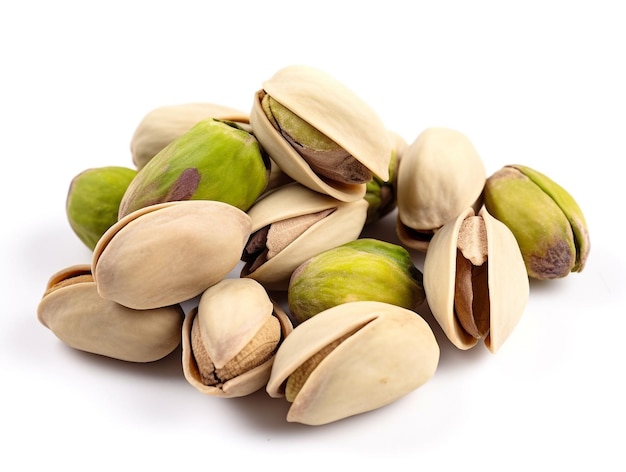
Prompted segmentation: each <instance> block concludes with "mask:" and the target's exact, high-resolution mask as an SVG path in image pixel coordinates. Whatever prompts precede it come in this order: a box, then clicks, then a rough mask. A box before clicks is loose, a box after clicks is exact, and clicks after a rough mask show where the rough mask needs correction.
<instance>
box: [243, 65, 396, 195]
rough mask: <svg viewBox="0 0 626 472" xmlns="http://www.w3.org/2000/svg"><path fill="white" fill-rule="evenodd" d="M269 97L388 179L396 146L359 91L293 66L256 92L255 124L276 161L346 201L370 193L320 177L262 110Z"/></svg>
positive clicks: (252, 119) (252, 118) (315, 187)
mask: <svg viewBox="0 0 626 472" xmlns="http://www.w3.org/2000/svg"><path fill="white" fill-rule="evenodd" d="M264 93H267V94H269V95H270V96H271V97H273V98H274V99H276V100H277V101H278V102H279V103H281V104H282V105H283V106H285V107H286V108H288V109H289V110H290V111H291V112H293V113H295V114H296V115H298V116H299V117H300V118H302V119H303V120H305V121H306V122H308V123H309V124H310V125H311V126H313V127H314V128H316V129H317V130H319V131H320V132H322V133H323V134H324V135H326V136H327V137H329V138H330V139H332V140H333V141H334V142H336V143H337V144H338V145H339V146H341V147H342V148H343V149H345V150H346V151H347V152H349V153H350V154H351V155H352V156H353V157H354V158H355V159H356V160H357V161H359V162H360V163H361V164H363V165H364V166H365V167H367V168H368V169H369V170H370V171H371V172H373V173H374V174H375V175H377V176H378V177H380V178H381V179H382V180H387V179H388V177H389V169H388V166H389V159H390V156H391V142H390V139H389V136H388V133H387V130H386V128H385V127H384V125H383V123H382V121H381V120H380V118H379V117H378V115H377V114H376V113H375V112H374V111H373V110H372V109H371V108H370V107H369V106H368V105H367V104H366V103H365V102H363V100H361V99H360V98H359V97H357V96H356V95H355V94H354V92H352V91H351V90H350V89H349V88H347V87H346V86H345V85H343V84H342V83H340V82H339V81H337V80H336V79H334V78H332V77H330V76H329V75H328V74H326V73H325V72H322V71H320V70H317V69H314V68H311V67H306V66H299V65H295V66H289V67H285V68H283V69H281V70H279V71H278V72H277V73H276V74H275V75H274V76H273V77H272V78H271V79H269V80H267V81H265V82H264V83H263V90H260V91H259V92H257V93H256V94H255V97H254V102H253V106H252V111H251V112H250V125H251V126H252V130H253V132H254V134H255V136H256V137H257V139H258V140H259V142H260V143H261V144H262V146H263V147H264V148H265V149H266V150H267V152H268V154H269V155H270V156H271V157H272V159H273V160H275V161H276V163H277V164H278V166H279V167H280V168H281V169H283V171H284V172H285V173H287V174H288V175H290V176H291V177H292V178H293V179H294V180H296V181H298V182H300V183H302V184H303V185H306V186H307V187H309V188H311V189H313V190H316V191H318V192H321V193H324V194H327V195H331V196H333V197H334V198H336V199H338V200H342V201H354V200H358V199H360V198H363V196H364V195H365V184H338V183H335V182H330V181H328V180H325V179H322V178H320V177H319V176H318V175H317V174H316V173H315V172H313V171H312V170H311V168H310V167H309V165H308V164H307V163H306V162H305V161H304V160H303V159H302V157H301V156H300V155H299V154H298V153H297V152H296V151H295V150H294V149H293V147H291V146H290V145H289V143H288V142H287V141H286V140H285V139H284V138H283V137H282V136H281V135H280V133H279V132H278V131H277V130H276V129H275V128H274V127H273V126H272V124H271V122H270V121H269V119H268V118H267V116H266V115H265V113H264V111H263V109H262V107H261V99H262V97H263V95H264Z"/></svg>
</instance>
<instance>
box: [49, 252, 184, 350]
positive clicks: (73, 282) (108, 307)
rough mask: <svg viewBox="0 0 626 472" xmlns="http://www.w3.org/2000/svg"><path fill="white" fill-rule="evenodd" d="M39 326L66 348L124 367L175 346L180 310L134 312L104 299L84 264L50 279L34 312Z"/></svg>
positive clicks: (178, 336) (181, 317)
mask: <svg viewBox="0 0 626 472" xmlns="http://www.w3.org/2000/svg"><path fill="white" fill-rule="evenodd" d="M37 317H38V319H39V321H40V322H41V324H43V325H44V326H45V327H47V328H48V329H50V331H52V332H53V333H54V334H55V335H56V336H57V337H58V338H59V339H60V340H61V341H63V343H65V344H66V345H68V346H70V347H72V348H74V349H78V350H81V351H85V352H90V353H92V354H99V355H102V356H107V357H111V358H114V359H119V360H123V361H128V362H152V361H156V360H159V359H161V358H163V357H165V356H167V355H168V354H170V353H171V352H172V351H174V349H176V348H177V347H178V345H179V344H180V339H181V335H180V332H181V326H182V323H183V317H184V313H183V310H182V308H181V306H180V305H171V306H166V307H160V308H156V309H153V310H133V309H131V308H127V307H125V306H122V305H120V304H118V303H115V302H113V301H110V300H106V299H104V298H102V297H101V296H100V295H99V294H98V291H97V289H96V284H95V282H94V281H93V277H92V275H91V267H90V266H89V265H88V264H82V265H75V266H70V267H67V268H65V269H63V270H60V271H59V272H57V273H56V274H54V275H53V276H52V277H51V278H50V280H49V281H48V284H47V286H46V291H45V293H44V295H43V297H42V299H41V301H40V302H39V305H38V307H37Z"/></svg>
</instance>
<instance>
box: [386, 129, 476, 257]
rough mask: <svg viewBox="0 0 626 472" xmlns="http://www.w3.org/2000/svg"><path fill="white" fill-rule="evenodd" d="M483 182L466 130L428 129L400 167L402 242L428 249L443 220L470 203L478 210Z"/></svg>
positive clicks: (399, 209)
mask: <svg viewBox="0 0 626 472" xmlns="http://www.w3.org/2000/svg"><path fill="white" fill-rule="evenodd" d="M485 180H486V173H485V166H484V164H483V162H482V160H481V158H480V156H479V155H478V153H477V152H476V149H475V148H474V146H473V144H472V143H471V141H470V140H469V139H468V138H467V137H466V136H465V135H464V134H462V133H460V132H459V131H456V130H452V129H449V128H428V129H426V130H424V131H423V132H422V133H421V134H420V135H419V136H418V137H417V139H416V140H415V141H414V142H413V143H412V144H411V145H410V146H409V149H408V150H407V151H406V153H405V154H404V156H403V158H402V162H401V163H400V166H399V168H398V219H397V233H398V237H399V238H400V241H401V242H402V244H404V245H405V246H407V247H409V248H412V249H417V250H419V251H425V250H426V249H427V248H428V243H429V241H430V239H431V238H432V236H433V234H434V233H435V232H436V231H437V230H438V229H439V228H441V227H442V226H443V225H444V224H445V223H447V222H448V221H450V220H453V219H455V218H456V217H457V216H458V215H459V214H460V213H461V212H462V211H463V210H465V209H466V208H468V207H474V209H475V210H478V209H479V208H480V206H481V204H482V203H481V193H482V191H483V187H484V186H485Z"/></svg>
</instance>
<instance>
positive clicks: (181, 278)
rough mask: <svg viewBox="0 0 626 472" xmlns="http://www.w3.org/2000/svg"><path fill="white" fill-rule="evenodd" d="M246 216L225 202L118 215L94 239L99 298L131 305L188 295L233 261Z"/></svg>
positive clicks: (177, 204)
mask: <svg viewBox="0 0 626 472" xmlns="http://www.w3.org/2000/svg"><path fill="white" fill-rule="evenodd" d="M250 227H251V220H250V217H249V216H248V215H247V214H246V213H244V212H243V211H241V210H239V209H238V208H235V207H234V206H232V205H229V204H227V203H222V202H218V201H210V200H187V201H176V202H168V203H163V204H158V205H152V206H148V207H145V208H142V209H140V210H137V211H135V212H133V213H131V214H129V215H127V216H126V217H124V218H122V219H121V220H119V221H118V222H117V223H116V224H115V225H113V226H112V227H111V228H110V229H109V230H108V231H107V232H106V233H105V234H104V235H103V236H102V238H101V239H100V241H98V244H97V245H96V248H95V250H94V254H93V260H92V270H93V274H94V278H95V280H96V283H97V286H98V292H99V293H100V295H101V296H102V297H104V298H107V299H109V300H113V301H116V302H118V303H120V304H122V305H125V306H128V307H130V308H135V309H148V308H156V307H160V306H167V305H172V304H174V303H180V302H183V301H185V300H189V299H191V298H193V297H195V296H197V295H199V294H200V293H202V292H203V291H204V290H206V289H207V288H208V287H210V286H211V285H214V284H215V283H217V282H219V281H220V280H222V279H224V278H225V277H226V276H227V275H228V273H229V272H230V271H231V270H232V269H233V268H234V267H235V266H236V265H237V264H238V262H239V260H240V257H241V253H242V250H243V247H244V244H245V242H246V241H247V239H248V237H249V235H250Z"/></svg>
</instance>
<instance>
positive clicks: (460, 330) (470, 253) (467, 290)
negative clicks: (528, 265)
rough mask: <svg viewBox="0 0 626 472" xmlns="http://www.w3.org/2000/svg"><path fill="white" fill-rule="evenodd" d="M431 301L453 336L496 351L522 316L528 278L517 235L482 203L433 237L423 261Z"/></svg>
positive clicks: (459, 343)
mask: <svg viewBox="0 0 626 472" xmlns="http://www.w3.org/2000/svg"><path fill="white" fill-rule="evenodd" d="M424 290H425V292H426V300H427V302H428V305H429V307H430V309H431V311H432V313H433V316H434V317H435V319H436V320H437V322H438V323H439V324H440V325H441V327H442V329H443V331H444V333H445V334H446V336H447V337H448V339H449V340H450V341H451V342H452V343H453V344H454V345H455V346H456V347H458V348H459V349H470V348H472V347H473V346H475V345H476V344H477V343H478V341H479V340H481V339H483V340H484V343H485V345H486V347H487V348H488V349H489V350H490V351H491V352H492V353H495V352H496V351H497V350H498V349H499V348H500V347H501V346H502V344H503V343H504V342H505V340H506V339H507V338H508V337H509V335H510V334H511V332H512V331H513V329H514V328H515V326H516V325H517V323H518V321H519V319H520V318H521V316H522V314H523V312H524V309H525V307H526V303H527V301H528V295H529V283H528V276H527V275H526V269H525V267H524V260H523V259H522V254H521V252H520V249H519V247H518V245H517V242H516V241H515V237H514V236H513V233H511V231H510V230H509V229H508V228H507V227H506V226H505V225H504V224H502V223H501V222H500V221H498V220H496V219H495V218H494V217H493V216H491V215H490V214H489V213H488V212H487V210H486V209H485V208H484V207H483V208H482V209H481V210H480V211H479V213H478V215H477V216H476V215H475V213H474V210H473V209H472V208H467V209H466V210H465V211H463V212H462V213H461V214H460V215H459V216H458V217H457V218H456V219H454V220H452V221H450V222H448V223H446V224H445V225H444V226H443V227H441V229H440V230H439V231H438V232H437V233H435V235H434V236H433V238H432V240H431V242H430V245H429V246H428V250H427V251H426V257H425V259H424Z"/></svg>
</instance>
